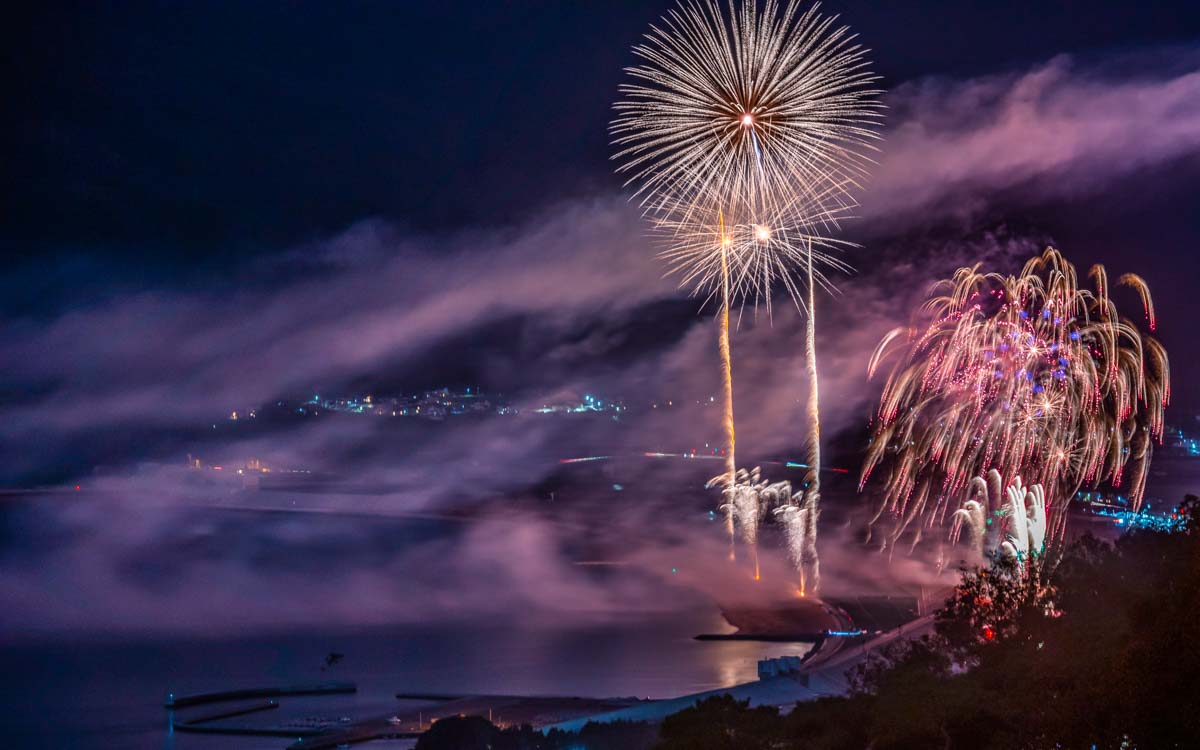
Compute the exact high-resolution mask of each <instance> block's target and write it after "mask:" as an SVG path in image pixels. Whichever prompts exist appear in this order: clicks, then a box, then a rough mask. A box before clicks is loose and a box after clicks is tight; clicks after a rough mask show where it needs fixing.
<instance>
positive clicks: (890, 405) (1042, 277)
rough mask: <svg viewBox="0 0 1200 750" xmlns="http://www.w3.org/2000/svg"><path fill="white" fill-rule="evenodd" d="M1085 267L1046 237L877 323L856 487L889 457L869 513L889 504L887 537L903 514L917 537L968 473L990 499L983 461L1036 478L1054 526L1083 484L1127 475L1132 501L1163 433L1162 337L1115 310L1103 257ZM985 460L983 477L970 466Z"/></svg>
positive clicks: (901, 529)
mask: <svg viewBox="0 0 1200 750" xmlns="http://www.w3.org/2000/svg"><path fill="white" fill-rule="evenodd" d="M1089 276H1090V278H1091V279H1092V282H1093V286H1094V289H1087V288H1085V287H1081V286H1080V285H1079V282H1078V278H1077V276H1076V272H1075V267H1074V266H1073V265H1071V264H1070V263H1069V262H1067V260H1066V259H1065V258H1064V257H1063V255H1062V254H1061V253H1060V252H1059V251H1057V250H1055V249H1053V248H1049V249H1047V250H1046V251H1045V252H1044V253H1042V254H1041V255H1040V256H1035V257H1034V258H1032V259H1030V260H1029V261H1028V262H1027V263H1026V264H1025V267H1024V268H1023V269H1022V271H1021V274H1020V275H1019V276H1015V277H1014V276H1007V277H1005V276H1001V275H1000V274H995V273H989V274H984V273H980V272H979V267H978V266H975V267H972V268H961V269H959V270H958V271H957V272H956V273H955V274H954V276H953V278H951V279H948V280H945V281H942V282H939V283H938V284H936V285H935V286H934V288H933V293H934V294H935V296H933V297H932V298H931V299H930V300H929V301H927V302H926V303H925V305H924V306H923V307H922V308H921V312H920V314H919V318H920V319H921V321H923V322H917V323H915V324H914V325H913V326H912V327H911V328H907V329H896V330H894V331H892V332H890V333H889V334H888V335H887V336H885V337H884V339H883V341H882V342H881V343H880V345H879V347H878V348H877V349H876V351H875V354H874V355H873V356H872V358H871V363H870V365H869V372H870V374H871V375H874V373H875V372H876V371H877V370H878V369H879V367H880V364H881V362H882V360H883V359H884V358H886V357H889V356H892V355H898V358H897V361H896V363H895V365H894V366H893V368H892V371H891V373H890V374H889V376H888V379H887V382H886V384H885V385H884V389H883V394H882V396H881V399H880V406H879V411H878V415H877V421H876V425H875V429H874V434H873V436H872V440H871V445H870V448H869V449H868V453H867V458H866V461H865V463H864V467H863V473H862V479H861V482H860V489H861V487H862V486H864V485H865V484H866V482H867V479H868V478H869V476H870V475H871V472H872V471H873V470H874V469H875V468H877V467H879V466H881V465H884V464H887V465H888V466H889V471H888V474H887V478H886V481H885V483H884V488H883V492H884V498H883V501H882V502H881V504H880V506H879V510H878V512H877V513H876V515H875V518H874V519H873V520H872V523H871V525H872V527H874V526H875V525H876V524H877V523H878V522H879V521H880V519H881V518H883V517H884V516H885V514H886V515H887V517H888V523H889V525H890V530H889V531H888V533H887V534H886V535H885V538H884V541H883V544H884V545H885V546H886V545H888V544H889V543H890V544H892V545H895V544H897V543H898V542H899V540H900V538H901V536H902V535H903V534H904V533H905V532H906V531H907V530H909V529H910V528H911V529H913V534H912V544H913V545H914V546H915V545H916V544H917V543H918V542H919V541H920V538H921V534H922V532H923V531H925V530H927V529H932V528H936V527H939V526H942V525H943V524H944V523H945V521H946V516H947V514H948V513H955V512H956V511H957V510H959V509H955V508H951V507H950V499H951V498H955V497H959V496H961V493H962V491H963V490H964V488H967V487H968V485H969V484H970V485H971V486H972V489H971V493H972V494H971V495H970V497H971V499H974V500H975V501H976V502H977V503H978V502H980V499H979V498H980V496H982V497H984V498H988V497H990V498H993V500H994V499H995V498H996V497H997V496H998V493H999V488H998V487H993V486H990V484H994V483H995V481H998V480H992V479H991V477H992V476H993V474H992V472H991V471H990V470H991V469H994V470H996V476H997V477H998V476H1005V477H1018V476H1019V477H1024V478H1025V479H1026V480H1028V481H1029V482H1030V483H1031V484H1039V485H1042V486H1043V487H1044V488H1046V498H1045V499H1044V503H1045V510H1046V513H1047V514H1048V521H1047V522H1046V529H1045V532H1044V533H1045V535H1046V537H1047V538H1048V539H1050V540H1054V539H1056V538H1059V537H1061V535H1062V533H1063V530H1064V524H1065V517H1066V514H1065V510H1066V505H1067V503H1068V502H1069V501H1070V499H1071V497H1073V496H1074V495H1075V493H1076V492H1078V491H1079V489H1080V488H1081V487H1082V486H1083V485H1084V484H1090V485H1092V486H1095V485H1097V484H1099V483H1100V482H1103V481H1109V482H1111V483H1112V484H1113V485H1114V486H1120V485H1121V484H1123V483H1125V482H1128V485H1129V488H1130V490H1129V491H1130V496H1131V497H1132V499H1133V504H1134V508H1135V509H1136V508H1137V507H1138V506H1139V505H1140V503H1141V499H1142V494H1143V492H1144V491H1145V484H1146V472H1147V469H1148V466H1149V463H1150V457H1151V453H1152V443H1153V441H1155V440H1158V441H1159V442H1161V440H1162V433H1163V414H1164V409H1165V407H1166V404H1167V402H1168V400H1169V398H1170V366H1169V362H1168V359H1167V353H1166V351H1165V350H1164V349H1163V347H1162V345H1161V344H1159V343H1158V342H1157V341H1156V340H1154V339H1153V338H1150V337H1149V336H1144V335H1143V334H1142V333H1141V331H1140V330H1139V329H1138V327H1137V326H1135V325H1134V324H1132V323H1130V322H1129V321H1127V320H1124V319H1122V318H1121V317H1120V315H1119V314H1118V311H1117V307H1116V304H1115V303H1114V302H1113V301H1112V299H1111V298H1110V297H1109V287H1108V276H1107V274H1106V272H1105V270H1104V268H1103V267H1101V266H1094V267H1093V268H1092V269H1091V272H1090V273H1089ZM1119 283H1121V284H1122V285H1125V286H1128V287H1131V288H1132V289H1134V290H1135V291H1136V292H1137V293H1138V295H1139V296H1140V297H1141V301H1142V305H1143V310H1144V314H1145V318H1146V321H1147V323H1148V326H1149V328H1150V330H1154V328H1155V326H1156V320H1155V316H1154V307H1153V302H1152V300H1151V298H1150V292H1149V289H1148V288H1147V287H1146V284H1145V282H1144V281H1143V280H1142V279H1141V278H1140V277H1138V276H1134V275H1132V274H1126V275H1124V276H1122V277H1121V278H1120V280H1119ZM985 473H986V474H987V475H988V477H989V482H986V483H985V482H983V480H981V479H978V477H980V476H981V475H983V474H985ZM1127 473H1128V474H1129V476H1127ZM981 483H982V484H984V485H987V486H985V487H984V488H983V489H986V490H987V492H986V493H985V492H983V491H982V490H981V489H980V488H979V485H980V484H981ZM974 512H975V511H974V510H970V511H969V513H968V514H966V515H971V514H973V513H974ZM966 520H970V519H967V518H964V522H965V521H966ZM972 525H974V522H973V521H972Z"/></svg>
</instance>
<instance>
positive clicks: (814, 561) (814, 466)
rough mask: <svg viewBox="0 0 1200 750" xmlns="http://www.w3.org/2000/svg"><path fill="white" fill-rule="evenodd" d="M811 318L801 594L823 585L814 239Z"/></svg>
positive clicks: (806, 330) (807, 335)
mask: <svg viewBox="0 0 1200 750" xmlns="http://www.w3.org/2000/svg"><path fill="white" fill-rule="evenodd" d="M807 271H808V320H806V321H805V325H804V361H805V365H806V367H807V369H808V383H809V392H808V429H809V433H808V473H807V474H806V475H805V482H804V484H805V492H806V495H807V497H806V500H805V503H804V506H805V523H806V525H807V527H808V528H807V533H806V534H805V539H806V540H808V541H809V544H810V546H809V547H808V548H806V550H805V552H806V553H807V554H806V555H805V556H804V561H805V562H806V563H807V566H805V565H803V564H801V565H800V572H801V578H802V580H803V581H804V582H806V583H807V586H806V585H804V584H803V583H802V584H801V589H800V590H801V595H803V594H804V592H805V590H806V589H807V588H811V589H812V591H813V593H816V592H818V591H819V590H820V588H821V558H820V556H819V555H818V554H817V520H818V518H820V515H821V406H820V401H819V396H820V389H819V388H818V382H817V323H816V299H815V297H814V290H813V278H812V273H813V257H812V246H811V241H810V243H809V252H808V264H807Z"/></svg>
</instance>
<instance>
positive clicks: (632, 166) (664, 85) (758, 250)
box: [611, 0, 881, 550]
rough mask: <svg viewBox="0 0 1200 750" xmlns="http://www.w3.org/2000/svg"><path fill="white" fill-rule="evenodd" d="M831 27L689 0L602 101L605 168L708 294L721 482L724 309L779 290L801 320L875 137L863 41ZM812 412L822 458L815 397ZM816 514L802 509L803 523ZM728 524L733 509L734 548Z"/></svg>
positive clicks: (815, 16)
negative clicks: (610, 160)
mask: <svg viewBox="0 0 1200 750" xmlns="http://www.w3.org/2000/svg"><path fill="white" fill-rule="evenodd" d="M835 21H836V19H835V18H831V17H825V16H822V15H821V14H820V13H818V5H817V4H813V5H811V6H810V7H809V8H808V9H807V10H806V11H804V12H800V8H799V3H798V2H788V3H787V5H786V6H782V7H781V6H780V5H779V3H778V2H777V1H776V0H766V2H765V3H763V4H762V7H761V10H760V8H759V3H757V2H755V0H742V1H741V2H740V3H737V2H731V3H730V6H729V10H728V13H726V12H725V11H724V10H723V9H722V8H721V6H720V5H718V3H717V2H716V1H715V0H687V1H686V2H683V3H681V4H680V6H679V7H678V8H676V9H674V10H672V11H670V13H669V14H668V15H667V16H666V17H664V18H663V20H662V24H661V25H660V26H652V27H651V32H650V33H649V34H648V35H647V36H646V38H645V42H644V43H643V44H641V45H638V46H637V47H635V48H634V53H635V54H636V55H637V56H638V57H639V58H641V60H642V63H641V64H640V65H638V66H636V67H632V68H629V69H628V70H627V72H628V73H629V74H630V75H631V76H632V77H633V78H634V82H632V83H628V84H625V85H623V86H622V87H621V93H622V95H623V99H622V100H621V101H619V102H618V103H617V104H616V105H615V109H616V111H617V117H616V118H615V119H614V121H613V123H612V126H611V132H612V134H613V138H614V143H615V145H616V146H617V147H618V152H617V153H616V155H615V156H614V158H615V159H617V160H618V161H620V162H621V164H620V166H619V167H618V172H620V173H623V174H626V175H628V177H629V183H635V182H636V183H638V184H639V187H638V189H637V195H638V196H639V197H640V198H641V201H642V206H643V207H644V209H645V210H646V213H647V215H648V216H650V217H651V219H652V220H653V221H654V225H655V229H656V232H657V233H658V234H659V235H660V236H662V237H663V238H665V240H666V246H667V247H666V249H665V250H664V251H663V255H664V256H665V258H666V260H667V262H668V264H669V265H670V268H671V270H672V271H674V272H677V273H678V274H680V275H681V276H682V278H683V281H682V285H684V286H690V287H692V291H693V292H694V293H700V294H704V293H707V295H708V296H710V297H711V296H719V298H720V299H719V302H720V310H719V313H718V314H719V316H720V320H721V337H720V352H721V359H722V367H723V375H724V377H723V382H724V384H725V388H726V404H725V406H726V408H725V423H726V431H727V440H728V447H729V452H728V455H729V466H728V470H727V474H726V477H727V478H726V488H727V490H732V489H733V488H734V487H735V485H736V483H737V469H736V462H735V458H734V452H733V446H734V429H733V405H732V385H731V384H732V365H731V356H730V352H729V313H730V310H731V308H732V307H733V306H734V305H738V306H742V305H744V304H746V303H747V302H749V303H752V304H753V305H754V306H756V307H757V305H758V304H759V303H760V302H762V303H764V304H765V305H766V307H767V309H768V312H769V310H770V295H771V289H772V288H774V287H776V286H780V285H781V286H783V287H784V289H785V290H786V291H787V293H788V295H789V296H790V297H791V298H792V299H793V300H794V301H795V303H796V305H797V307H798V308H800V309H801V310H805V311H807V313H808V315H809V325H810V329H811V326H812V317H811V316H812V312H813V311H812V294H811V292H812V288H813V287H814V286H815V285H816V284H821V285H822V286H825V287H830V286H831V284H830V282H829V280H828V278H827V277H826V276H825V275H824V273H823V272H822V267H825V268H832V269H835V270H844V269H845V268H846V266H845V265H844V264H843V263H841V261H840V260H838V259H837V258H836V256H835V255H833V254H832V251H834V250H836V249H837V248H838V245H839V244H841V243H838V242H837V241H834V240H831V239H829V238H828V237H826V236H825V235H824V232H825V231H826V230H827V229H829V228H831V227H836V226H837V222H838V219H839V218H840V217H842V216H844V215H845V214H846V212H847V211H848V210H850V209H851V208H852V207H853V206H854V205H855V202H854V199H853V196H852V191H853V190H854V189H856V188H857V187H858V183H859V181H860V180H861V178H862V177H863V176H864V175H865V173H866V166H867V165H868V164H869V159H868V158H867V156H866V153H867V151H869V150H870V148H871V143H872V141H873V140H874V139H875V138H877V133H876V128H877V126H878V122H879V118H880V108H881V105H880V103H879V101H878V95H879V93H880V92H878V91H876V90H874V89H873V88H872V85H873V84H874V82H875V81H876V80H877V78H876V76H874V75H873V74H872V73H871V72H870V70H869V69H868V67H867V60H866V50H864V49H863V48H862V47H861V46H860V45H858V44H856V43H855V41H854V39H855V37H854V36H853V35H852V34H851V33H850V31H849V29H848V28H847V27H845V26H841V27H838V26H835V25H834V23H835ZM627 184H628V183H627ZM798 273H803V274H804V279H805V282H806V285H807V288H808V290H809V297H808V299H807V300H805V297H804V295H803V294H802V292H801V286H802V284H801V283H798V282H797V281H796V276H797V274H798ZM806 302H807V304H806ZM810 333H811V331H810ZM811 338H812V337H811V335H810V337H809V339H810V340H809V342H808V344H809V345H808V351H807V354H808V359H809V364H810V367H809V374H810V377H811V378H812V379H813V394H812V395H813V397H814V399H815V395H816V380H815V377H816V353H815V349H814V348H813V347H812V341H811ZM810 408H811V410H812V414H813V415H814V416H813V417H812V419H811V420H810V429H811V434H810V451H811V453H812V457H814V458H815V459H816V460H817V461H819V457H820V454H819V449H818V448H817V447H816V446H817V443H818V441H819V432H818V429H819V427H818V425H819V420H818V419H817V418H816V417H815V414H816V411H815V410H816V403H815V400H814V401H813V403H812V404H811V406H810ZM818 470H819V467H816V466H815V465H814V469H813V471H814V472H815V471H818ZM813 502H814V504H815V502H816V500H815V495H814V497H813ZM727 505H730V507H732V505H731V504H727ZM816 517H817V514H816V512H815V508H814V512H812V513H810V514H808V519H809V524H810V525H811V527H812V530H813V531H814V532H815V523H816ZM733 518H734V511H733V510H730V511H729V515H728V516H727V520H728V525H729V531H730V535H731V543H732V538H733V530H734V529H733ZM814 550H815V546H814Z"/></svg>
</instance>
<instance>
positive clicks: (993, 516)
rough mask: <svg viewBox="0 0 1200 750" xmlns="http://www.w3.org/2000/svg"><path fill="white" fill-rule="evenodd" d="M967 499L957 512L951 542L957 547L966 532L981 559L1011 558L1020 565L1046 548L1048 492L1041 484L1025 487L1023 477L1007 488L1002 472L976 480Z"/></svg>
mask: <svg viewBox="0 0 1200 750" xmlns="http://www.w3.org/2000/svg"><path fill="white" fill-rule="evenodd" d="M967 492H968V494H967V500H966V501H965V502H963V504H962V507H960V508H959V509H958V510H956V511H954V515H953V523H952V524H951V527H950V541H951V543H953V544H957V543H958V542H959V540H960V539H961V537H962V533H963V531H964V529H965V530H966V531H967V532H968V538H967V543H968V545H969V546H970V547H971V548H972V549H974V550H975V551H976V553H977V554H978V555H979V556H980V558H984V559H992V558H997V557H1001V558H1008V559H1012V560H1016V561H1017V562H1018V563H1022V562H1024V561H1025V560H1026V559H1028V558H1029V557H1030V556H1031V555H1032V556H1037V555H1041V554H1042V553H1043V552H1045V549H1046V531H1047V517H1046V493H1045V490H1044V489H1043V488H1042V485H1040V484H1035V485H1032V486H1030V487H1025V486H1024V485H1023V484H1022V482H1021V478H1020V477H1015V478H1014V479H1013V481H1012V482H1011V483H1010V484H1008V485H1007V486H1005V483H1004V478H1003V477H1002V476H1001V475H1000V472H998V471H996V470H995V469H991V470H989V471H988V473H987V479H986V480H985V479H984V478H983V477H975V478H974V479H972V480H971V482H970V484H969V485H968V491H967Z"/></svg>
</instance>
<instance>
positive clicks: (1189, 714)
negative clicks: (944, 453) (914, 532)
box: [417, 497, 1200, 750]
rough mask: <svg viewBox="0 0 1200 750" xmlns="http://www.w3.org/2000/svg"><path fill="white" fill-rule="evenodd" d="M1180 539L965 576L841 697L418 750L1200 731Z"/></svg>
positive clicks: (1185, 545)
mask: <svg viewBox="0 0 1200 750" xmlns="http://www.w3.org/2000/svg"><path fill="white" fill-rule="evenodd" d="M1197 505H1198V503H1197V501H1196V499H1195V498H1191V497H1189V500H1188V501H1187V502H1186V503H1185V505H1184V507H1183V510H1184V511H1185V512H1186V513H1187V516H1188V523H1187V525H1186V527H1185V528H1184V529H1183V530H1182V531H1178V532H1175V533H1169V532H1163V531H1152V530H1144V529H1141V530H1133V531H1131V532H1130V533H1128V534H1126V535H1125V536H1123V537H1121V538H1120V539H1118V540H1117V541H1116V542H1115V543H1108V542H1102V541H1099V540H1097V539H1095V538H1093V537H1090V536H1085V537H1084V538H1082V539H1079V540H1077V541H1075V542H1074V543H1072V544H1071V545H1070V546H1069V547H1068V548H1067V549H1065V550H1061V551H1058V552H1056V553H1052V554H1050V555H1047V556H1045V557H1043V558H1041V559H1035V560H1032V561H1029V562H1028V563H1027V564H1026V565H1025V566H1024V567H1023V568H1022V569H1017V568H1016V567H1015V566H1012V565H1007V566H1006V565H998V566H994V567H993V568H991V569H988V570H976V571H972V572H968V573H965V574H964V576H963V581H962V583H961V584H960V585H959V586H958V587H957V588H956V589H955V590H954V592H953V593H952V595H951V596H950V598H949V599H948V600H947V601H946V603H945V606H944V607H943V608H942V609H941V610H940V611H938V612H937V614H936V615H935V616H934V618H933V628H932V632H930V633H928V634H926V635H923V636H920V637H917V638H913V639H897V640H895V642H894V643H893V644H892V645H890V646H889V647H887V648H884V649H880V650H878V651H875V652H874V653H872V654H871V655H870V656H868V658H866V659H864V660H860V661H858V662H857V663H856V666H854V667H853V668H852V669H851V671H850V674H849V677H848V685H849V689H848V690H847V692H846V695H843V696H836V697H822V698H818V699H816V700H812V701H803V702H798V703H796V704H795V705H794V706H785V707H784V710H781V707H780V706H779V705H757V704H756V701H755V700H754V699H753V698H749V699H747V700H738V699H735V698H733V697H731V696H728V695H716V696H712V697H708V698H706V699H704V700H701V701H699V702H697V703H695V704H694V705H691V706H690V707H686V708H683V709H682V710H679V711H677V712H675V713H673V714H671V715H669V716H667V717H666V718H665V719H664V720H662V721H661V723H658V724H655V723H649V722H632V723H630V722H626V723H613V724H605V725H599V724H590V725H587V726H585V727H584V728H583V729H582V731H581V732H579V733H561V732H556V731H552V732H549V733H548V734H544V733H542V732H539V731H536V730H534V729H531V728H529V727H521V728H512V727H509V728H499V727H496V726H494V725H492V724H491V723H489V722H487V720H486V719H484V718H482V717H464V718H461V719H460V718H450V719H446V720H444V721H440V722H438V723H437V724H436V725H434V726H433V727H432V728H431V729H430V730H429V731H427V732H426V733H425V734H424V735H422V736H421V738H420V739H419V741H418V743H417V748H418V750H450V748H454V750H474V749H475V748H480V749H481V750H482V748H485V747H486V748H494V749H495V750H560V749H562V748H568V747H570V748H580V749H582V748H588V749H589V750H607V748H621V750H638V749H639V748H644V749H646V750H649V749H650V748H654V749H655V750H734V748H737V749H738V750H768V749H772V750H862V748H872V749H873V750H923V749H924V748H931V749H932V748H937V749H939V750H942V749H951V750H953V749H955V748H963V749H969V750H1040V749H1041V748H1061V749H1062V750H1125V749H1128V748H1155V749H1158V748H1181V749H1182V748H1193V747H1196V738H1197V737H1200V694H1198V693H1197V692H1196V691H1195V689H1194V687H1195V685H1194V679H1195V675H1197V674H1200V641H1198V639H1197V638H1196V628H1197V625H1196V623H1197V622H1200V509H1198V508H1197Z"/></svg>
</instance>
